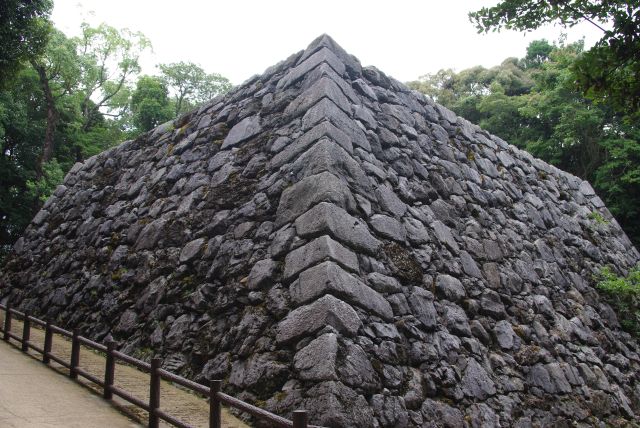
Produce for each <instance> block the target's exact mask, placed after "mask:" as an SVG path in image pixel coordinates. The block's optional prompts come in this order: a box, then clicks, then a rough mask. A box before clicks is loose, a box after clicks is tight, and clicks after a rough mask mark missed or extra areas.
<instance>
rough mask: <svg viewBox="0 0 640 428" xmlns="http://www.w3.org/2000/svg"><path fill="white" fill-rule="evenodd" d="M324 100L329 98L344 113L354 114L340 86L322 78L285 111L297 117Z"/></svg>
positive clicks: (326, 78)
mask: <svg viewBox="0 0 640 428" xmlns="http://www.w3.org/2000/svg"><path fill="white" fill-rule="evenodd" d="M323 98H327V99H329V100H331V101H333V102H334V104H335V105H336V106H338V107H339V108H340V109H341V110H342V111H344V112H345V113H347V114H349V115H350V114H352V110H353V109H352V107H351V103H350V102H349V100H348V99H347V97H346V96H345V95H344V94H343V93H342V90H341V89H340V88H339V87H338V85H337V84H336V83H335V82H334V81H333V80H332V79H330V78H328V77H321V78H320V79H319V80H318V81H317V82H316V83H314V84H313V85H312V86H311V87H310V88H309V89H307V90H306V91H304V92H303V93H302V94H300V95H299V96H298V97H297V98H296V99H294V100H293V101H291V103H289V105H288V106H287V108H286V109H285V110H284V113H285V114H286V115H291V116H292V117H297V116H300V115H303V114H305V113H306V112H307V110H308V109H309V108H310V107H312V106H313V105H315V104H316V103H317V102H318V101H320V100H321V99H323Z"/></svg>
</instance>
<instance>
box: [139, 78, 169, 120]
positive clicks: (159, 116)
mask: <svg viewBox="0 0 640 428" xmlns="http://www.w3.org/2000/svg"><path fill="white" fill-rule="evenodd" d="M168 94H169V90H168V89H167V86H166V85H165V83H164V81H163V80H162V79H160V78H159V77H155V76H142V77H140V79H138V83H137V85H136V89H135V91H134V92H133V94H132V96H131V111H132V113H133V124H134V125H135V126H136V128H137V129H139V130H140V131H142V132H145V131H149V130H150V129H153V128H155V127H156V126H157V125H159V124H161V123H164V122H166V121H168V120H170V119H171V118H173V115H174V111H173V108H172V106H171V104H170V103H169V97H168Z"/></svg>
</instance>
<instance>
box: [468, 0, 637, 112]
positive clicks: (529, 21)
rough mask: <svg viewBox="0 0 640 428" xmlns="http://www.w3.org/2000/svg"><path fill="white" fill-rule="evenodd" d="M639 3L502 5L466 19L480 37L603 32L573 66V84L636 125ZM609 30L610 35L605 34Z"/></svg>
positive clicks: (510, 0) (517, 0) (518, 0)
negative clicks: (588, 27)
mask: <svg viewBox="0 0 640 428" xmlns="http://www.w3.org/2000/svg"><path fill="white" fill-rule="evenodd" d="M639 8H640V1H638V0H612V1H606V2H605V1H593V0H592V1H588V0H573V1H567V2H558V1H548V2H547V1H531V0H502V1H500V2H499V3H498V4H497V5H495V6H492V7H483V8H482V9H480V10H478V11H476V12H472V13H470V14H469V18H470V19H471V21H472V22H474V23H475V25H476V28H477V29H478V31H479V32H487V31H490V30H493V31H497V30H500V29H501V28H506V29H514V30H519V31H531V30H534V29H536V28H538V27H540V26H541V25H543V24H546V23H551V22H557V23H560V24H561V25H563V26H566V27H571V26H573V25H575V24H577V23H579V22H583V21H586V22H589V23H591V24H592V25H594V26H595V27H597V28H598V29H599V30H601V31H602V38H601V39H600V40H599V41H598V43H597V44H596V46H594V47H593V48H592V49H591V50H589V51H588V52H586V53H585V55H583V56H581V57H580V58H579V59H577V60H576V61H575V63H574V65H573V72H574V73H575V77H576V79H575V81H576V82H577V84H578V87H579V89H580V90H581V91H582V92H583V93H584V94H585V95H587V96H588V97H589V98H591V99H593V100H595V101H599V102H605V103H606V104H608V105H610V106H612V107H613V108H614V109H615V110H616V111H619V112H623V113H624V114H625V115H628V116H634V117H635V119H636V120H637V119H638V115H639V114H640V113H639V107H640V80H639V79H638V78H637V76H638V75H640V54H639V52H640V13H639V12H638V10H639ZM604 27H608V28H609V29H605V28H604Z"/></svg>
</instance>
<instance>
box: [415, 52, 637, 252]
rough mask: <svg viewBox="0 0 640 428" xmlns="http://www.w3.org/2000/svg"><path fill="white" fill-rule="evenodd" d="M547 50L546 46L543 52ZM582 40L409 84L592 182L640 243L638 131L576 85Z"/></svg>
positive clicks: (624, 117) (623, 115) (630, 118)
mask: <svg viewBox="0 0 640 428" xmlns="http://www.w3.org/2000/svg"><path fill="white" fill-rule="evenodd" d="M549 48H551V49H549ZM583 55H584V52H583V44H582V42H578V43H572V44H567V45H565V44H564V43H563V42H560V44H559V45H550V44H549V43H548V42H547V41H545V40H540V41H534V42H532V43H531V44H530V45H529V48H528V49H527V54H526V56H525V57H524V58H522V59H514V58H508V59H507V60H505V61H503V63H502V64H501V65H499V66H496V67H493V68H490V69H486V68H484V67H472V68H470V69H468V70H462V71H461V72H459V73H454V72H453V71H451V70H441V71H439V72H438V73H436V74H434V75H427V76H423V77H421V78H420V80H419V81H417V82H411V83H410V84H409V85H410V86H412V87H414V88H415V89H417V90H420V91H422V92H424V93H426V94H428V95H430V96H431V97H433V98H434V99H436V100H437V101H438V102H440V103H442V104H444V105H445V106H447V107H449V108H450V109H452V110H453V111H455V112H456V113H457V114H459V115H460V116H463V117H465V118H467V119H469V120H471V121H472V122H475V123H477V124H479V125H480V126H481V127H483V128H485V129H487V130H488V131H489V132H492V133H494V134H496V135H498V136H500V137H501V138H503V139H505V140H506V141H508V142H509V143H511V144H514V145H516V146H517V147H520V148H522V149H525V150H527V151H529V152H530V153H532V154H533V155H535V156H537V157H539V158H541V159H543V160H545V161H547V162H550V163H552V164H554V165H556V166H557V167H559V168H561V169H563V170H565V171H568V172H571V173H572V174H575V175H577V176H579V177H581V178H583V179H586V180H589V181H590V182H591V183H593V184H594V187H595V189H596V191H597V192H598V194H599V195H600V196H601V197H602V198H603V199H604V201H605V203H606V204H607V206H608V208H609V209H610V211H611V212H612V214H613V215H614V216H615V217H616V218H617V219H618V221H619V222H620V224H621V225H622V227H623V229H624V230H625V232H626V233H627V234H628V235H629V237H630V238H631V239H632V241H634V242H635V244H636V245H640V224H639V223H638V221H637V218H639V216H640V130H639V129H638V121H637V120H634V117H633V116H628V115H626V113H625V111H620V110H616V108H617V105H616V104H615V103H614V104H611V103H607V102H605V101H598V102H594V101H593V100H592V99H590V98H588V97H586V96H585V95H584V93H582V92H581V91H580V90H579V89H578V88H576V86H575V82H576V79H577V77H576V74H575V70H574V68H575V64H576V61H579V60H580V59H581V58H582V57H583Z"/></svg>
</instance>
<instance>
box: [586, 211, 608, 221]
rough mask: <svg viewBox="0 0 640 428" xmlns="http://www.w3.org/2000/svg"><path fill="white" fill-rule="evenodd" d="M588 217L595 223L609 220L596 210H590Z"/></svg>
mask: <svg viewBox="0 0 640 428" xmlns="http://www.w3.org/2000/svg"><path fill="white" fill-rule="evenodd" d="M588 217H589V218H590V219H591V220H593V221H595V222H596V223H597V224H607V223H609V221H608V220H607V219H606V218H604V217H603V216H602V214H600V213H599V212H598V211H591V212H590V213H589V215H588Z"/></svg>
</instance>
